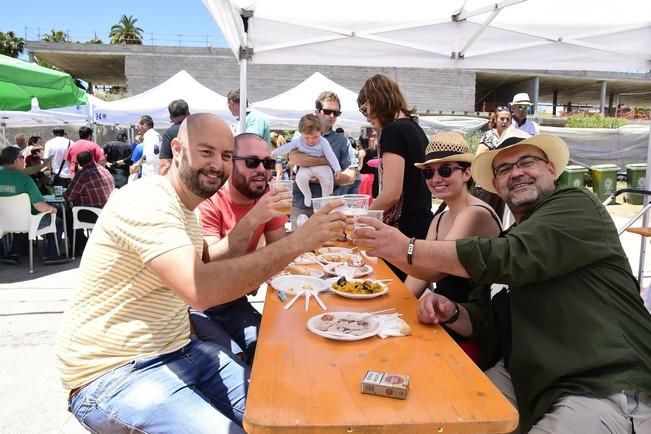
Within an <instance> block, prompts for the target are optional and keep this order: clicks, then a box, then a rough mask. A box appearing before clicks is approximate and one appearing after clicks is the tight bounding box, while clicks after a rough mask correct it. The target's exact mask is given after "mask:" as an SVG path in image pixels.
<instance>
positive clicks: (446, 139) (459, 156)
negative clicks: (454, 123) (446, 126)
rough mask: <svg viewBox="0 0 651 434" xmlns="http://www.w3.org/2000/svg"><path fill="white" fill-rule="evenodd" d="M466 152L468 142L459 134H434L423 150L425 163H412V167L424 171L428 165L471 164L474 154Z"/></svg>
mask: <svg viewBox="0 0 651 434" xmlns="http://www.w3.org/2000/svg"><path fill="white" fill-rule="evenodd" d="M468 150H469V149H468V142H466V139H464V138H463V136H462V135H461V134H459V133H454V132H446V133H438V134H434V135H433V136H432V138H431V139H430V141H429V144H428V145H427V148H426V149H425V161H424V162H422V163H414V166H416V167H418V168H419V169H424V168H425V166H427V165H428V164H433V163H442V162H445V161H457V162H466V163H472V160H474V158H475V154H473V153H470V152H468Z"/></svg>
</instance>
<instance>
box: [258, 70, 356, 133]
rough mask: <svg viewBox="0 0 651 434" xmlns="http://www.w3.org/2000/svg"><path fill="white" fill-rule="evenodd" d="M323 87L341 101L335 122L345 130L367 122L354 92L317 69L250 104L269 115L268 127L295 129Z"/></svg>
mask: <svg viewBox="0 0 651 434" xmlns="http://www.w3.org/2000/svg"><path fill="white" fill-rule="evenodd" d="M324 90H330V91H333V92H334V93H336V94H337V96H338V97H339V99H340V101H341V116H340V117H339V118H338V119H337V126H340V127H343V128H344V129H346V130H348V131H359V128H360V127H361V126H362V125H365V124H366V118H364V116H362V114H361V113H360V112H359V110H358V109H357V94H356V93H355V92H352V91H350V90H348V89H347V88H345V87H343V86H341V85H340V84H337V83H335V82H334V81H332V80H330V79H329V78H327V77H325V76H324V75H323V74H321V73H319V72H315V73H314V74H312V75H311V76H310V77H308V78H307V79H306V80H305V81H303V82H302V83H300V84H299V85H298V86H296V87H293V88H291V89H289V90H287V91H286V92H283V93H281V94H278V95H276V96H274V97H272V98H269V99H265V100H263V101H258V102H256V103H253V104H251V106H252V107H254V108H255V109H256V110H258V111H260V112H262V113H264V114H265V115H267V116H268V122H269V126H270V127H271V128H274V129H296V128H297V126H298V121H299V120H300V118H301V117H302V116H303V115H305V114H308V113H314V103H315V101H316V97H317V96H318V95H319V94H320V93H321V92H323V91H324Z"/></svg>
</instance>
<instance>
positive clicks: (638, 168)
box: [626, 163, 646, 205]
mask: <svg viewBox="0 0 651 434" xmlns="http://www.w3.org/2000/svg"><path fill="white" fill-rule="evenodd" d="M626 179H627V180H628V181H627V187H628V188H639V189H641V190H644V187H646V163H637V164H627V165H626ZM626 202H628V203H630V204H632V205H642V203H643V202H644V196H642V195H641V194H630V193H626Z"/></svg>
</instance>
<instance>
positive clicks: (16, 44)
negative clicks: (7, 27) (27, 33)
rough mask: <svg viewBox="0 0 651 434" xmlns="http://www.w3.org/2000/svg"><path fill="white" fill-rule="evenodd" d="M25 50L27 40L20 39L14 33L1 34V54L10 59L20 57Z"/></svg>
mask: <svg viewBox="0 0 651 434" xmlns="http://www.w3.org/2000/svg"><path fill="white" fill-rule="evenodd" d="M24 49H25V40H24V39H23V38H18V37H16V35H15V34H14V32H12V31H8V32H7V33H3V32H0V53H1V54H4V55H5V56H9V57H18V55H19V54H21V53H22V52H23V50H24Z"/></svg>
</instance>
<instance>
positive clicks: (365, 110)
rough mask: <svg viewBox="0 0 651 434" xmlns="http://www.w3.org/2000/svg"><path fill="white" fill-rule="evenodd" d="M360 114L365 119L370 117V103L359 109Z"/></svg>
mask: <svg viewBox="0 0 651 434" xmlns="http://www.w3.org/2000/svg"><path fill="white" fill-rule="evenodd" d="M359 112H360V113H361V114H363V115H364V117H365V118H367V117H368V102H365V103H364V104H362V105H361V106H360V107H359Z"/></svg>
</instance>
